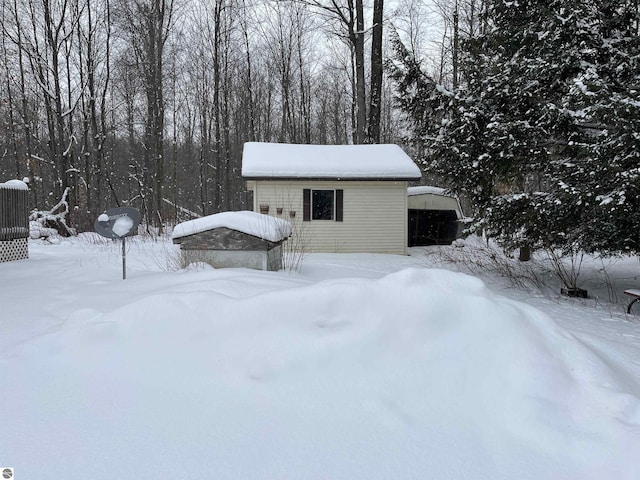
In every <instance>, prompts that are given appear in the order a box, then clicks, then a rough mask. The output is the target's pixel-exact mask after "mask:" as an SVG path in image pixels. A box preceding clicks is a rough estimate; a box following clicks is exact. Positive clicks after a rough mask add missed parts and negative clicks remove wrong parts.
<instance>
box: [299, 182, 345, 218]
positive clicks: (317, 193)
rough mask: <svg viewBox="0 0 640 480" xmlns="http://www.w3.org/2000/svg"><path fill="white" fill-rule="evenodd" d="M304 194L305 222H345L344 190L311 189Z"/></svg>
mask: <svg viewBox="0 0 640 480" xmlns="http://www.w3.org/2000/svg"><path fill="white" fill-rule="evenodd" d="M302 194H303V195H302V200H303V201H302V220H303V221H305V222H309V221H311V220H335V221H336V222H342V221H343V203H344V192H343V190H341V189H337V190H311V189H310V188H305V189H304V190H303V192H302Z"/></svg>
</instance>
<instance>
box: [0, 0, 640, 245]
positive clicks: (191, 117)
mask: <svg viewBox="0 0 640 480" xmlns="http://www.w3.org/2000/svg"><path fill="white" fill-rule="evenodd" d="M639 10H640V6H639V2H638V1H637V0H600V1H595V2H594V1H591V0H545V1H533V0H400V1H399V2H394V3H393V4H386V5H385V4H384V2H383V0H369V1H365V0H287V1H273V0H259V1H255V0H211V1H204V0H3V2H2V11H1V12H0V22H1V24H2V44H1V46H0V47H1V48H0V55H1V56H2V62H1V64H2V69H1V71H0V100H1V101H0V113H1V115H0V122H2V123H1V128H0V154H1V155H0V178H4V179H9V178H22V177H28V178H29V180H30V187H31V188H30V190H31V196H32V199H31V201H32V206H33V207H34V208H40V209H44V208H46V207H50V206H52V205H55V204H56V203H58V202H59V200H60V199H61V198H65V199H66V200H67V201H68V204H69V207H70V213H69V216H70V222H71V223H72V224H73V225H74V226H75V227H77V228H79V229H80V230H83V229H90V228H91V225H92V222H93V220H94V218H95V217H96V215H97V214H98V212H102V211H103V210H104V209H105V208H107V207H110V206H120V205H122V206H125V205H130V206H134V207H137V208H139V209H140V210H141V211H142V213H143V215H144V217H145V220H146V223H147V224H155V225H157V226H162V225H166V224H170V223H172V222H175V221H176V220H178V219H181V218H183V217H184V216H189V215H205V214H211V213H215V212H219V211H224V210H229V209H234V210H235V209H242V208H247V207H248V206H249V205H248V200H249V199H248V198H247V194H246V192H245V186H244V183H243V181H242V179H241V176H240V162H241V156H242V147H243V144H244V142H246V141H270V142H291V143H317V144H345V143H386V142H391V143H399V144H401V145H402V146H403V147H404V148H405V149H406V150H407V151H408V152H409V153H410V155H411V156H412V157H413V158H414V159H415V160H416V162H417V163H418V164H419V165H420V166H421V168H422V169H423V171H424V173H425V175H424V178H425V181H427V182H435V183H437V184H438V185H440V186H443V187H447V188H450V189H451V190H452V191H454V192H455V193H456V194H458V195H460V196H461V197H462V198H463V199H464V200H465V201H466V202H467V203H468V205H469V212H468V213H469V215H470V217H473V222H472V223H470V224H469V225H468V227H469V228H468V231H470V232H471V231H476V232H480V231H482V232H484V233H485V234H487V235H489V236H491V237H493V238H495V239H497V240H498V241H500V242H501V243H502V245H504V246H505V247H507V248H516V247H517V248H521V249H527V250H530V249H546V250H547V251H549V252H558V251H559V252H560V255H569V256H575V255H576V254H579V252H584V251H600V252H604V253H611V254H616V253H621V252H622V253H636V252H638V251H640V235H639V232H640V195H639V194H640V30H639V29H640V12H639ZM65 192H66V194H67V195H66V196H65ZM554 255H555V253H554Z"/></svg>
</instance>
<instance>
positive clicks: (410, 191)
mask: <svg viewBox="0 0 640 480" xmlns="http://www.w3.org/2000/svg"><path fill="white" fill-rule="evenodd" d="M446 191H447V189H446V188H440V187H431V186H429V185H423V186H420V187H409V188H407V195H409V196H412V195H424V194H425V193H430V194H432V195H445V192H446Z"/></svg>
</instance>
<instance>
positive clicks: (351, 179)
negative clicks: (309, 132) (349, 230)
mask: <svg viewBox="0 0 640 480" xmlns="http://www.w3.org/2000/svg"><path fill="white" fill-rule="evenodd" d="M243 178H244V179H245V180H247V181H249V180H312V181H327V180H329V181H341V182H366V181H369V182H380V181H384V182H413V181H416V180H420V178H422V177H305V176H295V177H293V176H243Z"/></svg>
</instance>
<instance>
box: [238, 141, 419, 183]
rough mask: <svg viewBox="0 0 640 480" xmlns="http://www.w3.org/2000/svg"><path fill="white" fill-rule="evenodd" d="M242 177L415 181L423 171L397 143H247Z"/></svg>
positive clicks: (243, 157) (243, 155)
mask: <svg viewBox="0 0 640 480" xmlns="http://www.w3.org/2000/svg"><path fill="white" fill-rule="evenodd" d="M242 176H243V177H245V178H320V179H328V178H331V179H347V180H356V179H377V180H380V179H383V180H417V179H419V178H420V177H421V176H422V174H421V173H420V169H419V168H418V167H417V165H416V164H415V163H414V162H413V160H411V158H410V157H409V156H408V155H407V154H406V153H405V152H404V151H403V150H402V149H401V148H400V147H399V146H398V145H391V144H385V145H294V144H285V143H260V142H248V143H245V144H244V152H243V154H242Z"/></svg>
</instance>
